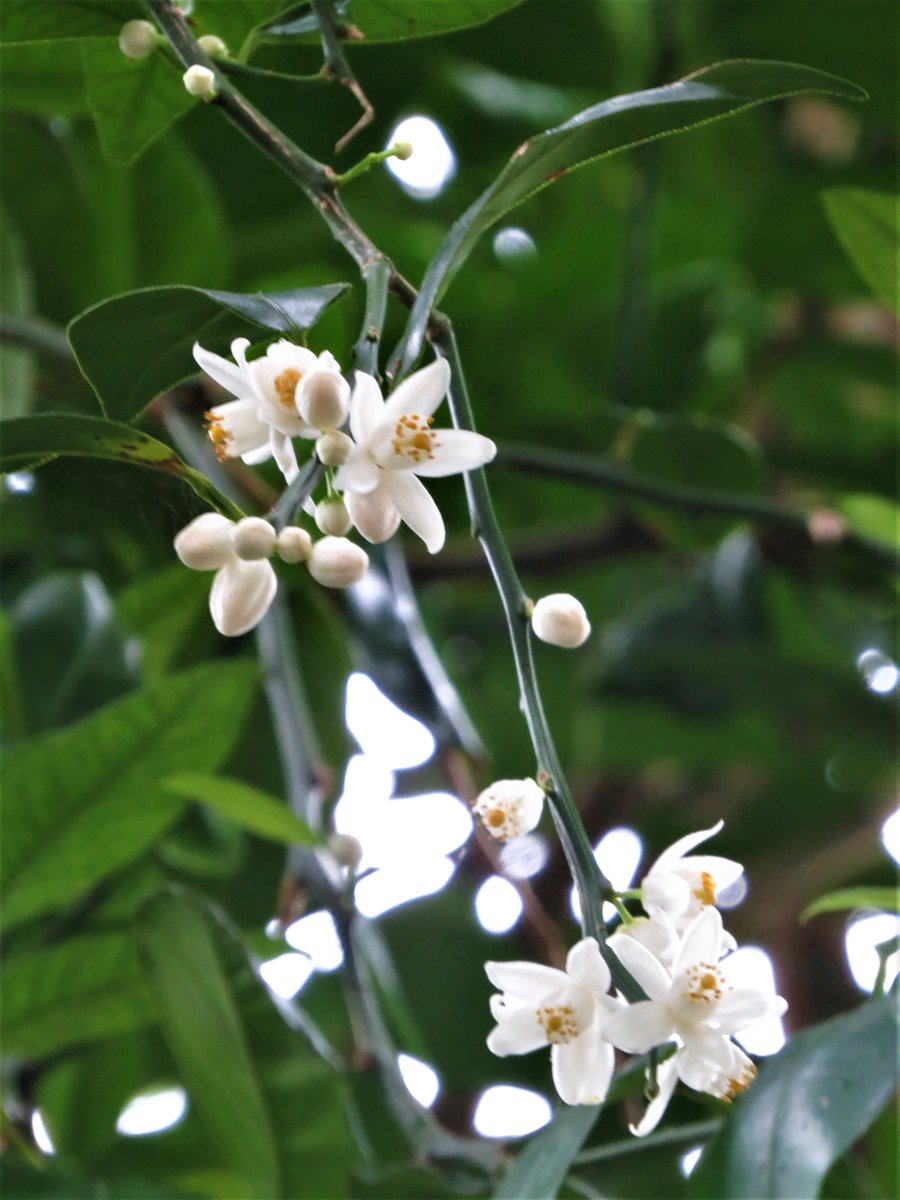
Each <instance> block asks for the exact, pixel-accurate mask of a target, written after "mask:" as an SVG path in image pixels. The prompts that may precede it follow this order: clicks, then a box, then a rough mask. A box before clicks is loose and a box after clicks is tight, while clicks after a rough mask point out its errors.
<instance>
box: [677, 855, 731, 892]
mask: <svg viewBox="0 0 900 1200" xmlns="http://www.w3.org/2000/svg"><path fill="white" fill-rule="evenodd" d="M671 870H673V871H674V872H676V874H678V875H680V876H681V877H682V878H683V879H688V880H689V882H693V881H694V880H696V881H697V882H698V883H699V882H700V876H701V875H711V876H712V879H713V884H714V886H715V889H716V891H717V892H724V891H725V889H726V888H727V887H731V885H732V884H733V883H735V882H736V881H737V880H738V879H740V877H741V876H742V875H743V873H744V868H743V865H742V864H741V863H739V862H735V861H734V859H733V858H722V857H721V855H719V854H692V855H691V856H690V857H689V858H683V859H682V860H681V862H679V863H673V864H672V867H671Z"/></svg>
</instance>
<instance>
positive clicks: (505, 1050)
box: [487, 1005, 547, 1058]
mask: <svg viewBox="0 0 900 1200" xmlns="http://www.w3.org/2000/svg"><path fill="white" fill-rule="evenodd" d="M487 1045H488V1050H490V1052H491V1053H492V1054H496V1055H498V1056H499V1057H500V1058H505V1057H506V1056H507V1055H508V1054H530V1053H531V1051H532V1050H538V1049H539V1048H540V1047H541V1046H546V1045H547V1035H546V1033H545V1032H544V1030H543V1027H542V1026H541V1024H540V1022H539V1021H538V1017H537V1011H536V1010H535V1009H534V1008H531V1007H530V1006H528V1005H522V1006H517V1007H516V1008H513V1009H508V1010H507V1011H506V1012H505V1013H503V1014H502V1015H501V1016H500V1017H499V1018H497V1027H496V1029H492V1030H491V1032H490V1033H489V1034H488V1040H487Z"/></svg>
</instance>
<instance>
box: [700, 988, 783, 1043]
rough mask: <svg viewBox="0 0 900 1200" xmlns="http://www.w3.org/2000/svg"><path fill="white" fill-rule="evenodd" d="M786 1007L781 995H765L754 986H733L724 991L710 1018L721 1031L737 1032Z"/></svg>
mask: <svg viewBox="0 0 900 1200" xmlns="http://www.w3.org/2000/svg"><path fill="white" fill-rule="evenodd" d="M786 1008H787V1001H786V1000H784V999H783V998H782V997H781V996H767V995H765V993H763V992H758V991H756V990H755V989H754V988H735V989H734V991H733V992H726V993H725V995H724V996H723V997H722V999H721V1000H720V1001H719V1003H718V1004H717V1005H716V1007H715V1011H714V1012H713V1013H711V1015H710V1020H711V1021H712V1022H713V1023H714V1024H715V1026H716V1028H717V1029H720V1030H721V1031H722V1033H739V1032H740V1031H741V1030H743V1029H747V1028H748V1027H749V1026H751V1025H756V1024H757V1023H758V1022H759V1021H768V1020H770V1019H772V1018H773V1017H780V1016H781V1015H782V1013H783V1012H784V1011H785V1009H786Z"/></svg>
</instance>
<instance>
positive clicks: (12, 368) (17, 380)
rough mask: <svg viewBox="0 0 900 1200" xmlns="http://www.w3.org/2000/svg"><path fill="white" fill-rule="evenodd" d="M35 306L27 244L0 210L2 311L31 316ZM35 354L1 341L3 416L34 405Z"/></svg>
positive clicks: (0, 305) (18, 413)
mask: <svg viewBox="0 0 900 1200" xmlns="http://www.w3.org/2000/svg"><path fill="white" fill-rule="evenodd" d="M32 308H33V302H32V286H31V273H30V272H29V270H28V265H27V263H26V261H25V247H24V245H23V244H22V241H21V239H20V238H19V237H18V235H17V234H16V233H15V232H14V230H13V229H12V227H11V226H10V224H9V221H7V220H6V218H5V216H4V215H3V213H2V212H0V314H2V316H3V317H28V316H30V314H31V311H32ZM33 389H34V356H33V354H32V353H31V351H30V350H26V349H24V348H22V347H19V346H10V345H6V344H4V343H3V342H0V399H2V402H3V415H4V417H18V416H21V415H22V413H25V412H27V411H28V409H29V408H30V407H31V396H32V392H33Z"/></svg>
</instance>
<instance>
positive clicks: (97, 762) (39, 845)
mask: <svg viewBox="0 0 900 1200" xmlns="http://www.w3.org/2000/svg"><path fill="white" fill-rule="evenodd" d="M255 682H256V670H255V667H254V666H253V664H251V663H247V662H240V661H238V662H231V663H212V664H207V665H205V666H203V667H198V668H197V669H196V670H193V671H188V672H185V673H184V674H181V675H174V676H170V677H169V678H167V679H165V680H163V681H162V682H160V683H159V684H155V685H153V686H151V687H148V688H146V689H144V690H142V691H139V692H136V693H134V694H132V695H129V696H127V697H126V698H125V699H124V700H119V701H117V702H116V703H114V704H110V705H108V706H107V707H106V708H103V709H101V710H100V711H99V712H97V713H94V714H93V715H92V716H90V717H87V718H86V719H85V720H83V721H80V722H79V723H78V724H77V725H73V726H70V727H69V728H67V729H64V730H62V731H61V732H59V733H53V734H49V735H45V736H42V737H39V738H35V739H33V740H31V741H29V742H26V743H24V744H23V745H21V746H19V747H17V748H16V749H15V750H13V751H11V752H10V753H8V754H7V758H6V764H5V773H4V803H3V807H2V812H0V822H2V825H0V828H2V845H0V862H2V866H3V871H2V895H3V911H2V921H3V923H4V925H5V926H6V927H9V926H12V925H14V924H17V923H19V922H21V921H24V920H26V919H27V918H29V917H34V916H38V915H40V914H41V913H47V912H52V911H54V910H56V909H58V908H60V907H61V906H62V905H65V904H68V903H71V901H73V900H76V899H78V898H79V897H81V896H83V895H84V894H85V893H86V892H87V891H88V890H89V889H90V888H92V887H93V886H94V885H95V884H97V883H98V882H99V881H100V880H102V879H104V878H106V877H107V876H108V875H110V874H112V873H113V872H115V871H117V870H119V869H120V868H121V867H123V866H125V865H126V864H127V863H130V862H132V861H133V860H134V859H136V858H137V857H138V855H139V854H141V852H142V851H143V850H145V849H146V848H147V847H148V846H150V845H151V844H152V843H153V842H154V841H155V840H156V839H157V838H158V837H159V836H160V834H161V833H163V831H164V830H165V829H166V828H168V826H170V825H171V824H172V823H173V822H174V821H175V820H176V818H177V817H178V816H179V814H180V813H181V812H182V811H183V809H184V801H183V800H182V799H180V798H179V797H177V796H174V795H172V794H171V793H168V792H165V791H164V790H163V789H162V788H161V786H160V780H161V779H163V778H165V777H167V776H169V775H172V774H174V773H175V772H177V771H179V770H185V769H188V768H191V769H193V770H197V769H198V768H199V769H207V770H214V769H215V768H216V767H217V766H218V765H219V763H221V762H222V761H224V759H225V758H226V757H227V756H228V754H229V753H230V751H231V750H232V748H233V746H234V744H235V741H236V739H237V737H238V735H239V733H240V730H241V726H242V724H243V720H244V716H245V713H246V711H247V708H248V706H249V703H250V700H251V699H252V696H253V693H254V690H255Z"/></svg>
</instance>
